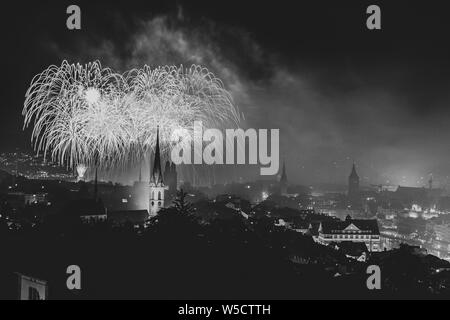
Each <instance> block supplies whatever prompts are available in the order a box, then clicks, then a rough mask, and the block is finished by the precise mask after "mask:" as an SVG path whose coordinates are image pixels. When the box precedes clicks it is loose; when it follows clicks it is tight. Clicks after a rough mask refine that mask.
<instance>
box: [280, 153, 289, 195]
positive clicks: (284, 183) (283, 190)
mask: <svg viewBox="0 0 450 320" xmlns="http://www.w3.org/2000/svg"><path fill="white" fill-rule="evenodd" d="M287 187H288V181H287V174H286V164H285V163H284V161H283V172H282V173H281V178H280V194H281V195H282V196H286V195H287V194H288V193H287Z"/></svg>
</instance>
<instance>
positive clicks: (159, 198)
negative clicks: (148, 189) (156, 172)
mask: <svg viewBox="0 0 450 320" xmlns="http://www.w3.org/2000/svg"><path fill="white" fill-rule="evenodd" d="M158 200H161V191H159V192H158Z"/></svg>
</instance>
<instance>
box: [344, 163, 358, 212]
mask: <svg viewBox="0 0 450 320" xmlns="http://www.w3.org/2000/svg"><path fill="white" fill-rule="evenodd" d="M347 196H348V200H349V204H350V205H351V206H357V205H358V204H359V176H358V174H357V173H356V166H355V164H354V163H353V166H352V172H351V173H350V176H349V177H348V193H347Z"/></svg>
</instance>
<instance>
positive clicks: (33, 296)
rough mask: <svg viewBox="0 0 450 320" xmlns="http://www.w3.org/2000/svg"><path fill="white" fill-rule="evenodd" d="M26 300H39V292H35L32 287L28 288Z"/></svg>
mask: <svg viewBox="0 0 450 320" xmlns="http://www.w3.org/2000/svg"><path fill="white" fill-rule="evenodd" d="M28 300H41V297H40V296H39V292H38V291H37V290H36V288H33V287H29V288H28Z"/></svg>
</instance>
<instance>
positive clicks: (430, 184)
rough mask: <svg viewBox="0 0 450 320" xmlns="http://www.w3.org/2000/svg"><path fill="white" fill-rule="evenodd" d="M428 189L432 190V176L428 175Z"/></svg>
mask: <svg viewBox="0 0 450 320" xmlns="http://www.w3.org/2000/svg"><path fill="white" fill-rule="evenodd" d="M428 187H429V188H430V190H433V175H432V174H430V180H428Z"/></svg>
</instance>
